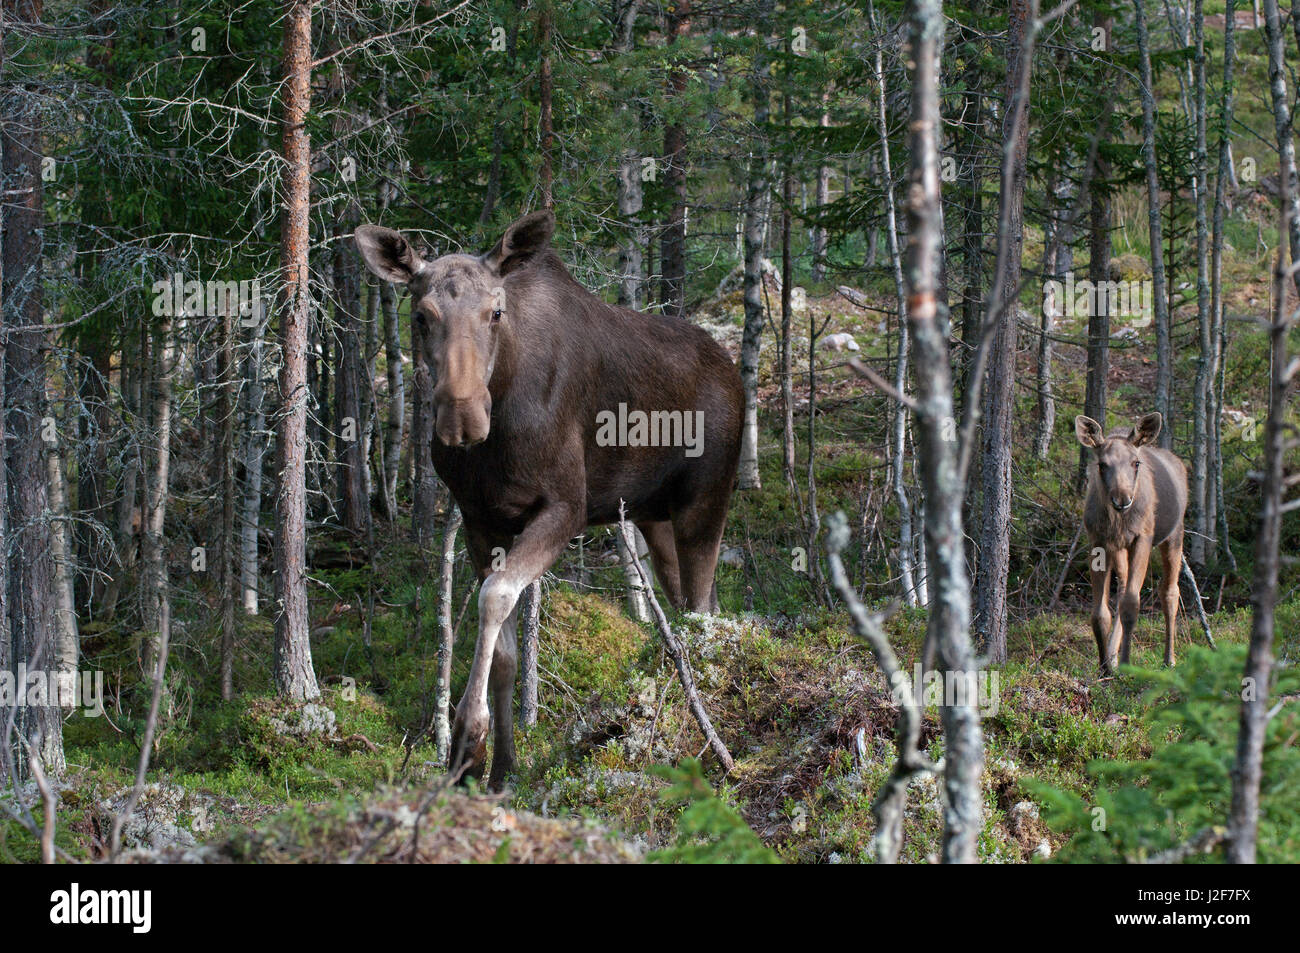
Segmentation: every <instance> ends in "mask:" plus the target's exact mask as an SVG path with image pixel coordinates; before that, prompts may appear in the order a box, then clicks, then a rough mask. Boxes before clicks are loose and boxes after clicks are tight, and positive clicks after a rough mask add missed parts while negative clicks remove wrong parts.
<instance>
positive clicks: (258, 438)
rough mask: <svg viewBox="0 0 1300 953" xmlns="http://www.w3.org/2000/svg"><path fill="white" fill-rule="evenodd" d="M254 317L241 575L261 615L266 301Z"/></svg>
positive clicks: (250, 609)
mask: <svg viewBox="0 0 1300 953" xmlns="http://www.w3.org/2000/svg"><path fill="white" fill-rule="evenodd" d="M253 309H254V310H253V319H254V322H255V323H254V324H253V325H252V332H251V339H250V341H249V344H248V354H247V356H246V357H245V359H244V374H243V378H244V387H243V394H242V395H241V396H242V404H243V412H242V413H241V414H240V418H241V419H242V421H243V432H244V446H243V458H244V461H243V462H244V486H243V496H242V500H241V504H240V509H241V514H240V520H239V579H240V589H241V591H242V593H243V606H244V613H245V614H246V615H257V613H258V608H259V607H258V602H259V590H258V569H259V565H258V553H257V544H258V539H257V531H258V528H259V524H260V523H261V519H262V455H263V453H264V452H265V449H266V435H265V430H266V412H265V409H264V404H263V399H264V396H265V387H264V386H263V384H262V351H263V347H264V344H263V341H264V338H265V335H266V318H267V316H266V305H265V302H263V301H262V300H261V299H259V300H257V301H255V302H253Z"/></svg>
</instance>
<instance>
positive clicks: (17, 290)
mask: <svg viewBox="0 0 1300 953" xmlns="http://www.w3.org/2000/svg"><path fill="white" fill-rule="evenodd" d="M3 14H4V18H5V20H6V21H8V22H9V23H10V24H15V23H22V24H24V25H25V26H26V28H27V29H29V30H30V29H33V28H35V29H39V28H40V27H39V26H38V24H39V23H40V20H41V18H42V15H43V4H42V2H41V0H4V3H3ZM13 97H19V99H18V100H17V102H14V99H13ZM43 108H44V105H43V102H42V99H41V97H38V96H35V95H31V94H29V93H24V92H22V91H21V90H18V89H13V90H11V91H10V104H9V105H8V106H7V108H6V112H5V113H4V115H3V116H0V154H2V157H0V168H2V169H3V172H4V188H5V199H4V202H3V203H2V204H0V214H3V216H4V222H3V233H4V248H3V250H2V252H0V254H2V255H3V257H2V258H0V263H2V264H0V268H2V270H0V274H2V275H3V291H4V297H3V325H4V331H3V335H0V336H3V337H5V338H6V339H7V344H6V347H5V366H4V374H5V383H4V396H5V403H4V406H3V412H4V414H5V416H6V420H5V426H4V429H5V438H6V439H5V442H4V444H3V447H0V453H6V454H7V460H6V464H5V467H4V475H5V478H6V479H5V482H4V483H3V484H0V489H3V491H4V494H5V500H4V501H2V502H3V503H4V504H5V505H7V507H8V513H7V517H6V524H7V528H8V532H9V536H8V538H6V539H5V543H6V544H7V549H6V550H5V555H4V560H3V561H4V562H6V563H7V566H6V571H7V575H8V583H9V586H8V593H7V599H6V602H7V607H6V608H7V609H8V626H9V645H10V648H9V650H8V651H7V653H6V654H7V655H8V657H9V661H10V663H11V664H12V665H13V666H15V667H16V666H18V665H20V664H26V666H27V667H28V669H29V670H31V671H38V672H52V671H54V670H55V667H56V665H57V664H58V658H57V653H58V645H57V642H56V638H57V636H56V629H55V625H54V613H55V601H54V599H53V578H54V565H53V560H52V559H51V539H50V524H49V521H48V517H49V493H48V475H47V468H46V463H45V444H44V442H43V441H42V439H41V430H42V417H43V416H44V414H45V364H44V357H43V354H42V350H43V348H44V347H45V345H46V343H47V337H46V332H45V330H44V328H43V327H42V325H44V323H45V315H44V309H43V302H42V289H41V282H42V277H43V263H42V260H41V259H42V254H43V249H42V241H43V238H44V234H45V204H44V193H43V189H42V182H41V160H42V157H43V156H44V154H45V153H44V142H43V134H42V125H43V122H44V117H43V115H42V112H41V110H42V109H43ZM18 328H22V329H23V330H16V329H18ZM47 701H48V702H49V704H46V705H27V706H23V707H20V708H18V709H17V717H16V720H15V724H16V727H17V730H18V735H19V739H21V740H19V741H18V742H17V744H16V745H15V747H14V748H13V749H12V750H9V751H7V755H6V757H8V756H12V757H14V759H15V762H16V767H17V773H18V776H19V777H24V776H26V773H27V760H28V753H27V752H28V749H27V748H26V746H30V750H31V751H32V752H33V753H35V755H36V756H37V758H38V760H39V762H40V764H41V767H42V769H43V770H44V772H45V773H46V774H48V775H58V774H62V773H63V770H64V767H65V765H64V758H63V721H62V716H61V713H60V711H59V707H58V699H57V698H55V699H49V698H47ZM12 713H13V712H12V711H6V712H5V716H6V718H7V717H8V715H10V714H12ZM9 741H10V736H9V735H8V734H7V733H6V734H5V736H4V740H3V742H0V744H3V745H5V746H7V745H8V744H9Z"/></svg>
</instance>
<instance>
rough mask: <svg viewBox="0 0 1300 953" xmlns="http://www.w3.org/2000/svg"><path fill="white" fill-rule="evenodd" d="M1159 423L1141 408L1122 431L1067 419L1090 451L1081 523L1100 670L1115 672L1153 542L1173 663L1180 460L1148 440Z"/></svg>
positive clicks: (1182, 497)
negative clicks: (1087, 545) (1115, 608)
mask: <svg viewBox="0 0 1300 953" xmlns="http://www.w3.org/2000/svg"><path fill="white" fill-rule="evenodd" d="M1160 425H1161V418H1160V415H1159V414H1147V415H1146V416H1145V417H1143V418H1142V419H1141V420H1140V421H1138V423H1137V426H1135V427H1134V428H1133V429H1132V430H1130V431H1128V432H1127V433H1124V432H1116V433H1112V434H1111V435H1110V436H1108V437H1103V436H1102V428H1101V425H1100V424H1098V423H1097V422H1096V421H1095V420H1093V419H1091V418H1089V417H1083V416H1079V417H1076V418H1075V420H1074V427H1075V433H1076V435H1077V436H1078V438H1079V442H1080V443H1081V444H1083V446H1085V447H1091V448H1092V449H1093V451H1094V459H1093V464H1092V466H1091V467H1090V468H1089V471H1088V474H1089V475H1088V493H1087V498H1086V499H1085V501H1084V506H1083V525H1084V528H1085V529H1086V530H1087V531H1088V538H1089V539H1090V540H1091V542H1092V547H1093V557H1092V561H1091V562H1092V631H1093V636H1094V637H1095V638H1096V640H1097V655H1098V658H1099V661H1100V663H1101V670H1102V673H1103V674H1110V673H1112V672H1114V670H1115V666H1116V664H1117V663H1118V662H1125V663H1126V662H1128V660H1129V646H1130V640H1131V638H1132V635H1133V628H1134V626H1135V625H1136V624H1137V615H1138V609H1139V607H1140V605H1141V597H1142V584H1143V583H1144V582H1145V581H1146V574H1147V564H1148V563H1149V562H1150V559H1151V550H1152V548H1153V547H1156V546H1158V547H1159V548H1160V557H1161V561H1162V563H1163V566H1164V575H1163V577H1162V578H1161V581H1160V602H1161V606H1162V607H1163V608H1164V614H1165V664H1166V665H1173V664H1174V634H1175V631H1176V626H1177V620H1178V574H1179V572H1180V570H1181V568H1182V561H1183V514H1184V512H1185V511H1186V509H1187V466H1186V465H1185V464H1184V463H1183V461H1182V460H1180V459H1179V458H1178V457H1176V456H1174V455H1173V454H1172V453H1170V452H1169V451H1168V450H1162V449H1161V448H1159V447H1154V446H1151V444H1152V442H1153V441H1154V440H1155V438H1156V436H1157V435H1158V434H1159V433H1160ZM1097 550H1101V552H1100V553H1098V552H1097ZM1098 561H1100V563H1101V568H1098V565H1097V564H1098ZM1112 572H1113V573H1114V575H1115V578H1116V581H1117V588H1118V590H1119V594H1120V595H1119V624H1118V625H1117V626H1114V627H1112V624H1111V612H1110V577H1111V574H1112Z"/></svg>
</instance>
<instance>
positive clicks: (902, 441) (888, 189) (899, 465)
mask: <svg viewBox="0 0 1300 953" xmlns="http://www.w3.org/2000/svg"><path fill="white" fill-rule="evenodd" d="M873 14H874V11H873ZM872 20H873V22H874V20H875V17H874V15H873V16H872ZM875 72H876V86H877V94H878V95H877V100H876V106H877V109H876V129H877V132H879V134H880V160H881V168H882V171H883V173H884V175H883V178H884V184H885V238H886V241H887V242H888V244H889V262H890V265H891V267H892V271H893V278H894V300H895V303H896V307H897V310H898V357H897V364H896V365H895V369H894V390H895V391H897V392H898V393H900V394H902V393H904V392H905V391H906V389H907V362H908V357H909V353H910V351H911V338H910V336H909V334H908V328H907V323H908V322H907V290H906V288H905V286H904V282H903V259H902V254H901V252H900V250H899V247H898V218H897V213H896V212H895V205H894V171H893V164H892V162H891V158H890V154H889V123H888V119H887V115H888V114H887V111H886V103H885V99H886V90H885V67H884V54H883V52H882V49H881V45H880V44H877V46H876V53H875ZM906 452H907V408H906V407H904V406H903V405H902V404H901V403H899V404H897V405H896V406H895V408H894V421H893V432H892V437H891V440H890V448H889V461H890V462H889V474H890V483H891V486H892V488H893V491H894V499H895V501H896V502H897V504H898V576H899V583H900V585H901V586H902V589H903V601H904V602H905V603H906V604H907V605H909V606H913V607H915V606H918V605H920V604H921V600H920V598H919V597H918V594H917V585H916V578H915V576H914V575H913V565H912V564H913V559H912V554H913V547H914V544H913V542H912V501H911V498H910V497H909V496H908V494H907V483H906V472H905V464H906Z"/></svg>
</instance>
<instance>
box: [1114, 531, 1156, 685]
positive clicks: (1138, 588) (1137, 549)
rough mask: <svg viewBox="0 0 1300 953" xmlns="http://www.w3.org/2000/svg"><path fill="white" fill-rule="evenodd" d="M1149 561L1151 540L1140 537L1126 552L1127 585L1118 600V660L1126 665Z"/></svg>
mask: <svg viewBox="0 0 1300 953" xmlns="http://www.w3.org/2000/svg"><path fill="white" fill-rule="evenodd" d="M1150 560H1151V538H1150V537H1149V536H1140V537H1138V539H1137V540H1136V541H1135V542H1134V543H1133V545H1132V546H1130V547H1129V551H1128V584H1127V585H1126V586H1125V587H1124V594H1123V595H1122V596H1120V600H1119V620H1120V626H1121V628H1122V629H1123V630H1124V640H1123V642H1122V643H1121V645H1120V652H1119V660H1120V661H1121V662H1122V663H1123V664H1125V665H1127V664H1128V659H1129V651H1130V649H1131V648H1132V646H1133V630H1134V629H1136V628H1137V618H1138V610H1139V609H1141V608H1142V584H1143V583H1144V582H1145V581H1146V577H1147V563H1148V562H1150Z"/></svg>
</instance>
